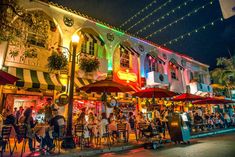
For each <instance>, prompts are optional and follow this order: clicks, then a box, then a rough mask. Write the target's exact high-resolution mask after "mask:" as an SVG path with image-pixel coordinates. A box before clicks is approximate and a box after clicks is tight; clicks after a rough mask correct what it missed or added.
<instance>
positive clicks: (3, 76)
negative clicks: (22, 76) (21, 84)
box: [0, 70, 19, 85]
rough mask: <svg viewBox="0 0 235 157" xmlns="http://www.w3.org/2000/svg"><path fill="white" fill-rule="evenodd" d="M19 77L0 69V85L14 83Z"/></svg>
mask: <svg viewBox="0 0 235 157" xmlns="http://www.w3.org/2000/svg"><path fill="white" fill-rule="evenodd" d="M17 80H19V78H17V77H15V76H13V75H11V74H9V73H7V72H5V71H2V70H0V85H6V84H14V83H15V82H16V81H17Z"/></svg>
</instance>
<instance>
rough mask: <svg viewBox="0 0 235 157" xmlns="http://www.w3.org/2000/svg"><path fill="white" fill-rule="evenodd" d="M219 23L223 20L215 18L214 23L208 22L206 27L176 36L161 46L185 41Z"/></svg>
mask: <svg viewBox="0 0 235 157" xmlns="http://www.w3.org/2000/svg"><path fill="white" fill-rule="evenodd" d="M221 21H223V18H217V19H215V20H214V21H212V22H210V23H207V24H206V25H203V26H201V27H198V28H196V29H194V30H192V31H190V32H187V33H185V34H182V35H180V36H178V37H176V38H174V39H172V40H170V41H168V42H165V43H164V44H163V45H164V46H166V45H168V44H173V43H175V42H178V41H180V40H183V39H185V38H186V37H189V36H192V34H193V33H198V32H200V31H203V30H205V29H207V28H209V27H210V26H214V25H215V24H216V23H218V22H221Z"/></svg>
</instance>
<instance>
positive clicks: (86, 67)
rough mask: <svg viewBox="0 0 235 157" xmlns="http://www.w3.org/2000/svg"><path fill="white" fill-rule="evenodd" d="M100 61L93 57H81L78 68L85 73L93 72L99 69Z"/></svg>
mask: <svg viewBox="0 0 235 157" xmlns="http://www.w3.org/2000/svg"><path fill="white" fill-rule="evenodd" d="M99 65H100V61H99V60H98V58H96V57H95V56H90V55H84V54H83V55H81V56H80V58H79V67H80V69H81V70H83V71H85V72H93V71H96V70H97V69H99Z"/></svg>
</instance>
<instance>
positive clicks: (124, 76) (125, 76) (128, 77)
mask: <svg viewBox="0 0 235 157" xmlns="http://www.w3.org/2000/svg"><path fill="white" fill-rule="evenodd" d="M117 76H118V78H119V79H120V80H125V81H127V82H129V81H132V82H136V81H137V76H136V74H135V73H129V71H128V70H127V71H126V72H125V71H118V73H117Z"/></svg>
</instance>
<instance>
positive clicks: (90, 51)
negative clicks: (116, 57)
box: [89, 42, 95, 55]
mask: <svg viewBox="0 0 235 157" xmlns="http://www.w3.org/2000/svg"><path fill="white" fill-rule="evenodd" d="M89 54H90V55H95V47H94V42H90V44H89Z"/></svg>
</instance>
